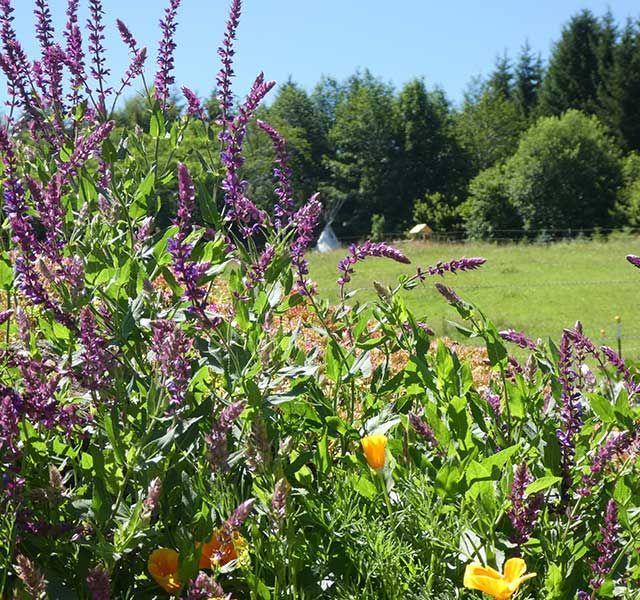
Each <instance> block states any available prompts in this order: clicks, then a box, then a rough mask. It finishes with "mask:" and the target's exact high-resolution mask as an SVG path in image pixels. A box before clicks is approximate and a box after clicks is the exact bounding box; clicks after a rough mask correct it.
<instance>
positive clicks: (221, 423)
mask: <svg viewBox="0 0 640 600" xmlns="http://www.w3.org/2000/svg"><path fill="white" fill-rule="evenodd" d="M245 406H246V403H245V402H244V401H243V400H240V401H238V402H235V403H233V404H230V405H229V406H226V407H225V408H224V409H223V410H222V412H221V413H220V417H219V418H218V420H217V421H216V423H215V424H214V426H213V428H212V430H211V433H210V434H208V435H207V436H205V442H206V443H207V447H208V454H209V461H210V462H211V466H212V467H213V468H214V469H223V468H225V467H226V465H227V459H228V457H229V450H228V448H227V436H228V434H229V431H230V430H231V427H232V426H233V424H234V422H235V421H236V419H237V418H238V417H239V416H240V414H241V413H242V411H243V410H244V408H245Z"/></svg>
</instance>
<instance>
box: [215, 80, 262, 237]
mask: <svg viewBox="0 0 640 600" xmlns="http://www.w3.org/2000/svg"><path fill="white" fill-rule="evenodd" d="M274 85H275V82H274V81H267V82H265V80H264V75H263V74H262V73H260V74H259V75H258V77H256V80H255V81H254V83H253V86H252V87H251V91H250V92H249V95H248V96H247V97H246V99H245V101H244V102H243V103H242V105H241V106H240V109H239V111H238V116H237V117H236V118H235V119H234V120H233V121H232V122H231V123H229V127H228V130H225V131H224V132H223V133H222V134H221V138H220V139H221V141H222V150H221V152H220V159H221V161H222V164H223V165H224V166H225V167H226V174H225V178H224V180H223V182H222V189H223V190H224V192H225V204H226V206H227V209H228V213H227V216H226V218H227V219H228V220H235V221H236V222H237V223H238V224H239V226H240V232H241V234H242V235H243V236H244V237H250V236H251V235H253V234H254V233H255V231H256V230H257V229H258V227H260V225H261V224H262V223H263V222H264V221H265V220H266V215H265V213H264V211H261V210H260V209H258V207H257V206H256V205H255V204H254V203H253V202H252V201H251V200H249V198H247V197H246V190H247V182H246V181H241V180H240V179H239V170H240V168H241V167H242V165H243V163H244V157H243V156H242V146H243V143H244V138H245V136H246V132H247V124H248V123H249V121H250V120H251V118H252V117H253V113H254V112H255V110H256V108H257V107H258V105H259V104H260V102H261V101H262V99H263V98H264V97H265V96H266V95H267V93H268V92H269V91H270V90H271V89H272V88H273V86H274Z"/></svg>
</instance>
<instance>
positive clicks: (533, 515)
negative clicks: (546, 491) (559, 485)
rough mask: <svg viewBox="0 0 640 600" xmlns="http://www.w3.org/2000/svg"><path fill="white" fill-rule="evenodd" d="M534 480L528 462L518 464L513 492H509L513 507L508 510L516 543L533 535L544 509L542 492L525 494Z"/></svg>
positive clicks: (512, 487)
mask: <svg viewBox="0 0 640 600" xmlns="http://www.w3.org/2000/svg"><path fill="white" fill-rule="evenodd" d="M532 482H533V477H532V476H531V473H530V472H529V469H528V468H527V465H526V463H522V464H520V465H518V466H517V467H516V471H515V474H514V477H513V485H512V486H511V493H510V494H509V500H511V508H509V510H508V511H507V515H508V517H509V520H510V521H511V525H512V526H513V529H514V532H515V535H514V539H513V540H512V541H513V542H514V543H515V544H524V543H525V542H526V541H527V540H528V539H529V538H530V537H531V535H532V534H533V530H534V528H535V526H536V523H537V521H538V516H539V514H540V511H541V510H542V504H543V501H544V498H543V496H542V494H536V495H535V496H533V497H531V498H527V497H526V496H525V490H526V489H527V486H528V485H529V484H530V483H532Z"/></svg>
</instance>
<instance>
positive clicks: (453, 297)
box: [435, 283, 464, 306]
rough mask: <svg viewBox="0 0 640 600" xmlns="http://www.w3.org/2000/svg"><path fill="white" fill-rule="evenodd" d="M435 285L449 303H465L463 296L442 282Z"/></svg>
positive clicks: (458, 304) (459, 304)
mask: <svg viewBox="0 0 640 600" xmlns="http://www.w3.org/2000/svg"><path fill="white" fill-rule="evenodd" d="M435 287H436V290H438V292H440V294H441V295H442V296H443V297H444V299H445V300H446V301H447V302H448V303H449V304H453V305H455V306H462V305H464V302H463V300H462V298H460V296H458V294H456V293H455V292H454V291H453V290H452V289H451V288H450V287H447V286H446V285H442V284H441V283H436V286H435Z"/></svg>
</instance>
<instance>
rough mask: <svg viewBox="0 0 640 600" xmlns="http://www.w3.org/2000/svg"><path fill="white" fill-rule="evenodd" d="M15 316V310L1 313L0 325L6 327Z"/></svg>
mask: <svg viewBox="0 0 640 600" xmlns="http://www.w3.org/2000/svg"><path fill="white" fill-rule="evenodd" d="M12 315H13V309H9V310H3V311H0V325H4V324H5V323H6V322H7V321H8V320H9V319H10V318H11V316H12Z"/></svg>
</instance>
